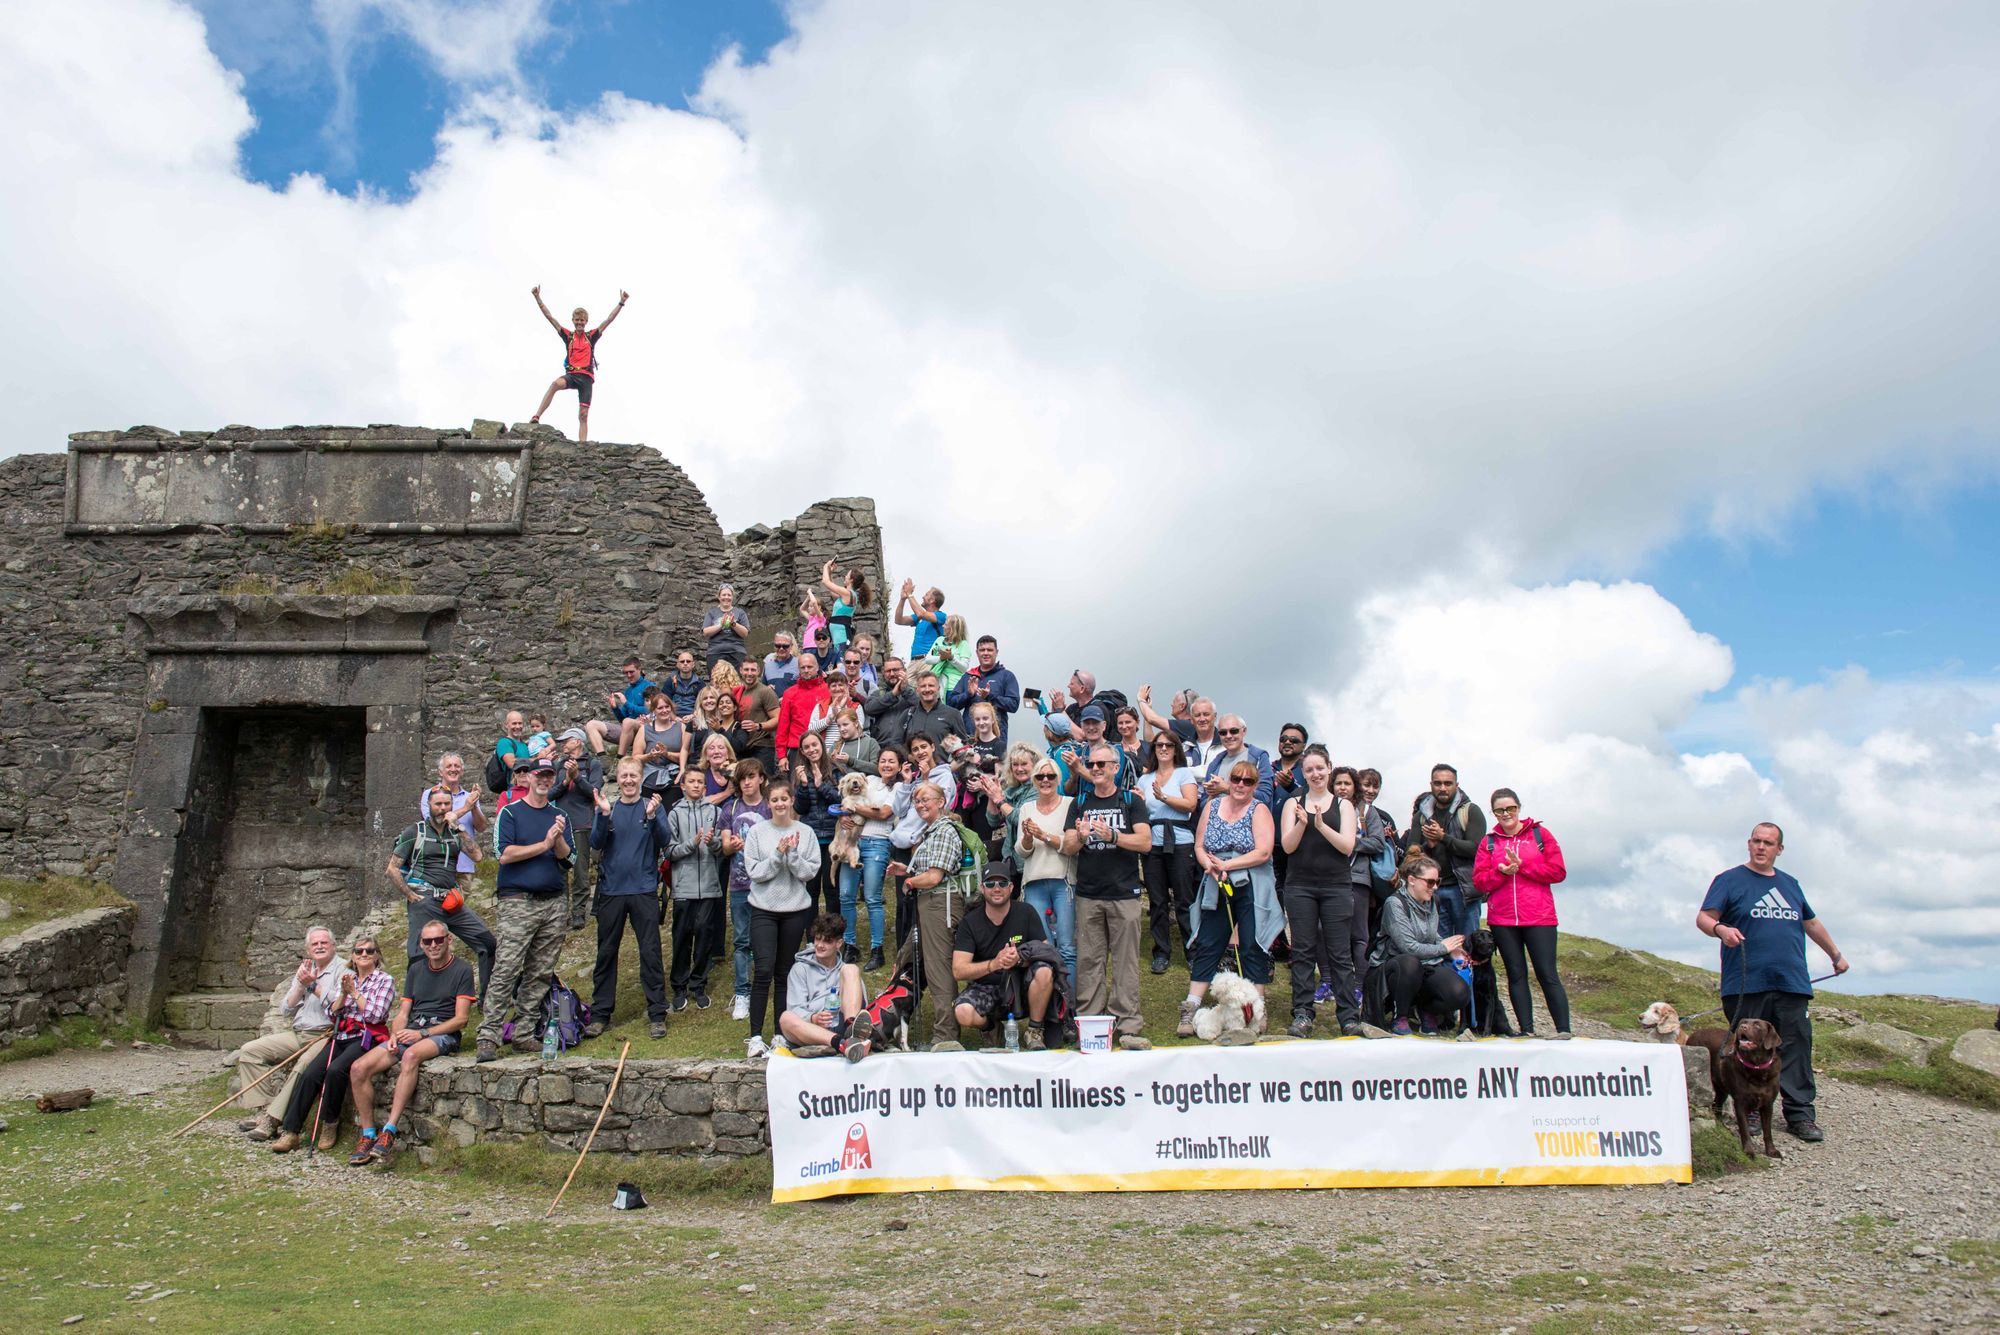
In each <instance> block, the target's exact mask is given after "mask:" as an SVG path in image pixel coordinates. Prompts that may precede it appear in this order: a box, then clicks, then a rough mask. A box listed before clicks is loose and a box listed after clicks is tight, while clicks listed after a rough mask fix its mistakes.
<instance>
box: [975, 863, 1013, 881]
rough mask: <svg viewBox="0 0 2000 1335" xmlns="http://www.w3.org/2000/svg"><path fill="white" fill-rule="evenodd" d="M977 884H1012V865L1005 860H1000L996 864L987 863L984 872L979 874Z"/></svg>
mask: <svg viewBox="0 0 2000 1335" xmlns="http://www.w3.org/2000/svg"><path fill="white" fill-rule="evenodd" d="M979 883H980V884H981V885H1012V884H1014V864H1013V863H1011V862H1009V861H1008V860H1007V859H1006V858H1001V859H1000V860H999V861H998V862H989V863H987V864H986V870H985V871H983V872H981V873H979Z"/></svg>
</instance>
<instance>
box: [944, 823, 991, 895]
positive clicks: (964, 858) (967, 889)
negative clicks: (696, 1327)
mask: <svg viewBox="0 0 2000 1335" xmlns="http://www.w3.org/2000/svg"><path fill="white" fill-rule="evenodd" d="M946 819H947V820H949V821H950V822H951V828H952V831H953V832H954V833H955V834H957V835H958V844H959V848H960V849H961V850H962V851H961V852H960V854H959V859H958V872H957V874H956V875H954V876H951V877H948V878H946V879H948V880H955V881H957V882H958V890H959V893H960V894H961V895H963V896H964V897H965V898H967V899H971V898H973V897H974V896H975V895H977V894H978V893H979V878H980V877H981V876H982V875H984V874H985V871H986V841H985V840H984V839H981V838H979V837H978V836H977V835H975V834H973V832H972V831H971V830H969V829H967V828H966V825H965V822H964V821H962V820H960V819H959V818H958V817H957V816H947V817H946Z"/></svg>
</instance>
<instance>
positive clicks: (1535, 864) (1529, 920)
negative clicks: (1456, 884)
mask: <svg viewBox="0 0 2000 1335" xmlns="http://www.w3.org/2000/svg"><path fill="white" fill-rule="evenodd" d="M1538 829H1539V830H1540V831H1541V836H1542V837H1541V843H1540V845H1539V846H1538V845H1537V844H1536V842H1535V831H1536V830H1538ZM1515 848H1518V849H1520V850H1521V870H1520V871H1518V872H1516V873H1515V874H1514V875H1512V876H1505V875H1502V874H1501V871H1500V868H1501V865H1502V864H1504V863H1505V862H1506V861H1507V855H1508V852H1509V850H1511V849H1515ZM1567 875H1569V869H1568V868H1566V867H1564V866H1563V851H1562V846H1561V845H1559V844H1557V843H1556V837H1555V835H1554V834H1552V833H1550V831H1549V827H1548V826H1546V825H1537V824H1536V823H1535V822H1534V821H1532V820H1528V819H1526V818H1525V817H1524V818H1523V819H1522V821H1521V829H1520V831H1519V833H1516V834H1513V835H1505V834H1502V833H1500V831H1499V830H1498V829H1497V828H1495V829H1491V830H1488V831H1487V832H1486V837H1485V838H1484V839H1481V840H1480V841H1479V848H1478V850H1477V851H1476V852H1475V853H1474V854H1473V857H1472V888H1473V889H1475V890H1477V891H1479V892H1480V893H1481V894H1483V895H1485V896H1486V897H1487V898H1486V920H1487V921H1488V922H1490V923H1493V924H1496V925H1498V926H1501V927H1554V926H1555V925H1556V897H1555V894H1554V893H1553V892H1552V891H1551V890H1550V889H1549V887H1550V886H1552V885H1554V884H1555V883H1556V882H1558V881H1560V880H1562V879H1563V877H1565V876H1567Z"/></svg>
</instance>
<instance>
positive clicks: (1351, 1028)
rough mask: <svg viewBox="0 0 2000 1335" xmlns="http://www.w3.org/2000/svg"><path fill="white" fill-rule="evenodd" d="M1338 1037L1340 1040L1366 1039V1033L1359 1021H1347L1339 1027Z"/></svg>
mask: <svg viewBox="0 0 2000 1335" xmlns="http://www.w3.org/2000/svg"><path fill="white" fill-rule="evenodd" d="M1340 1036H1341V1037H1342V1038H1366V1037H1368V1032H1367V1030H1365V1029H1363V1028H1362V1027H1361V1022H1360V1021H1359V1020H1349V1021H1348V1022H1347V1023H1346V1024H1344V1025H1342V1026H1340Z"/></svg>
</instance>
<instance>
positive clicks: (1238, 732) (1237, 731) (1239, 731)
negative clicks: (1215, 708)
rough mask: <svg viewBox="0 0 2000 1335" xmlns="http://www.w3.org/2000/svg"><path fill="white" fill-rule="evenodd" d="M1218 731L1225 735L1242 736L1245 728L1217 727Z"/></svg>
mask: <svg viewBox="0 0 2000 1335" xmlns="http://www.w3.org/2000/svg"><path fill="white" fill-rule="evenodd" d="M1216 731H1217V732H1219V733H1221V734H1222V735H1223V736H1224V737H1241V736H1242V735H1243V729H1241V728H1217V729H1216Z"/></svg>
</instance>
